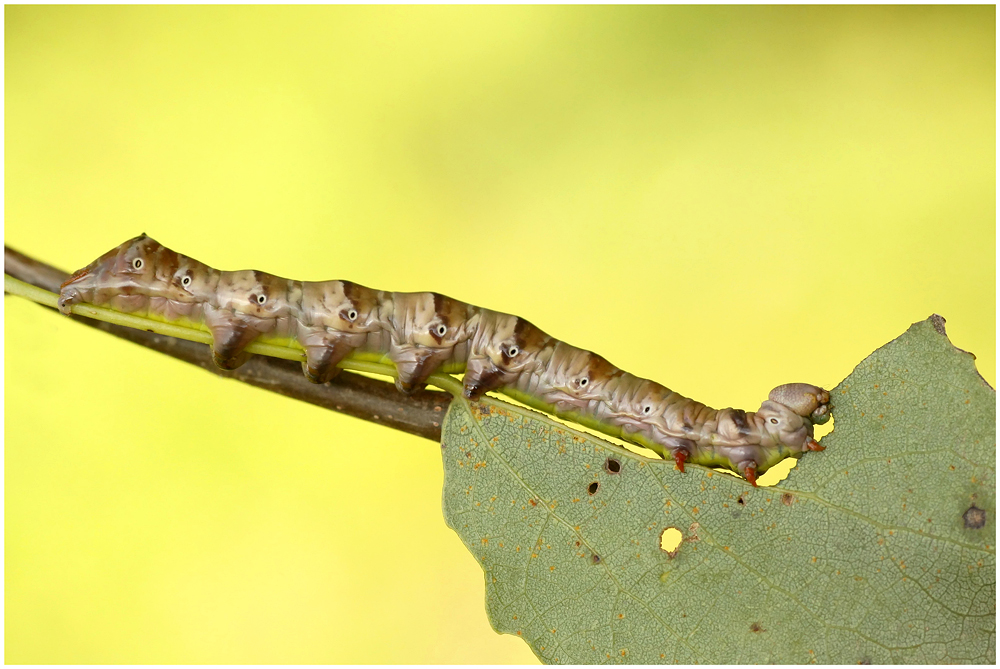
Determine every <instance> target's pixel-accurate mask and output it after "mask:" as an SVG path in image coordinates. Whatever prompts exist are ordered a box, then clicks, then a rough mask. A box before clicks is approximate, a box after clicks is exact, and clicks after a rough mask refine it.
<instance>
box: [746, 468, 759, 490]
mask: <svg viewBox="0 0 1000 669" xmlns="http://www.w3.org/2000/svg"><path fill="white" fill-rule="evenodd" d="M743 477H744V478H746V480H747V481H749V482H750V485H752V486H753V487H754V488H756V487H757V465H747V466H746V467H744V468H743Z"/></svg>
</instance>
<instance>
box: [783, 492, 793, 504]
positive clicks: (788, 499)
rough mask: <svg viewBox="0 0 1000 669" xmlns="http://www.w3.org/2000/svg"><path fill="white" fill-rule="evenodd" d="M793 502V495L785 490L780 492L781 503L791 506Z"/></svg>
mask: <svg viewBox="0 0 1000 669" xmlns="http://www.w3.org/2000/svg"><path fill="white" fill-rule="evenodd" d="M794 502H795V495H793V494H791V493H787V492H785V493H782V494H781V503H782V504H784V505H785V506H791V505H792V504H793V503H794Z"/></svg>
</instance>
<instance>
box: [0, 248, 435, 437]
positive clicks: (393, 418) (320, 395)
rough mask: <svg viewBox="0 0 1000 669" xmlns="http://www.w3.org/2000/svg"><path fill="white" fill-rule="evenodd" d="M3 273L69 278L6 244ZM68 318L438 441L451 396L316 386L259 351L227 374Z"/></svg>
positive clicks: (157, 338)
mask: <svg viewBox="0 0 1000 669" xmlns="http://www.w3.org/2000/svg"><path fill="white" fill-rule="evenodd" d="M4 272H6V273H7V274H10V275H11V276H13V277H14V278H16V279H20V280H21V281H24V282H25V283H30V284H32V285H34V286H38V287H39V288H44V289H46V290H49V291H52V292H53V293H58V292H59V284H61V283H62V282H63V281H64V280H65V279H66V277H67V276H69V275H68V274H67V273H66V272H63V271H62V270H59V269H56V268H55V267H52V266H50V265H46V264H45V263H43V262H40V261H38V260H35V259H34V258H31V257H29V256H26V255H24V254H23V253H19V252H18V251H15V250H14V249H12V248H10V247H9V246H4ZM45 308H47V307H45ZM70 318H72V319H73V320H75V321H77V322H78V323H82V324H84V325H87V326H90V327H93V328H97V329H98V330H103V331H105V332H107V333H109V334H112V335H114V336H116V337H121V338H122V339H127V340H128V341H130V342H132V343H134V344H139V345H140V346H145V347H146V348H151V349H153V350H155V351H159V352H160V353H165V354H166V355H169V356H171V357H173V358H177V359H178V360H183V361H184V362H188V363H191V364H192V365H197V366H198V367H201V368H202V369H204V370H206V371H208V372H212V373H213V374H216V375H217V376H222V377H224V378H227V379H235V380H237V381H242V382H243V383H249V384H250V385H252V386H257V387H258V388H264V389H265V390H270V391H272V392H276V393H279V394H281V395H285V396H286V397H291V398H293V399H297V400H302V401H303V402H309V403H310V404H315V405H317V406H321V407H323V408H324V409H330V410H332V411H339V412H341V413H346V414H348V415H349V416H354V417H356V418H361V419H364V420H368V421H371V422H373V423H378V424H379V425H385V426H386V427H391V428H395V429H397V430H402V431H403V432H409V433H410V434H415V435H417V436H419V437H426V438H427V439H433V440H434V441H440V440H441V423H442V421H443V420H444V414H445V411H447V409H448V404H449V403H450V402H451V399H452V398H451V395H449V394H448V393H443V392H439V391H435V390H422V391H419V392H416V393H414V394H413V395H411V396H406V395H403V394H402V393H400V392H399V391H397V390H396V387H395V386H394V385H393V384H391V383H387V382H385V381H378V380H376V379H370V378H368V377H366V376H361V375H359V374H351V373H349V372H341V373H340V374H339V375H338V376H337V378H335V379H334V380H333V381H331V382H330V383H329V384H325V385H316V384H313V383H309V381H307V380H306V378H305V376H303V374H302V368H301V366H300V365H299V363H297V362H291V361H289V360H280V359H278V358H268V357H264V356H259V355H257V356H253V357H252V358H250V360H249V361H248V362H247V363H246V364H245V365H243V366H242V367H240V368H239V369H237V370H234V371H231V372H226V371H223V370H221V369H219V368H218V367H216V366H215V364H214V363H213V362H212V354H211V352H210V350H209V348H208V346H205V345H204V344H199V343H197V342H192V341H184V340H182V339H174V338H173V337H166V336H164V335H159V334H156V333H153V332H145V331H143V330H134V329H132V328H126V327H122V326H120V325H111V324H109V323H103V322H101V321H95V320H91V319H89V318H82V317H80V316H70Z"/></svg>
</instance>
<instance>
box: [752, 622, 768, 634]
mask: <svg viewBox="0 0 1000 669" xmlns="http://www.w3.org/2000/svg"><path fill="white" fill-rule="evenodd" d="M750 631H751V632H753V633H754V634H760V633H761V632H766V631H767V630H766V629H764V627H763V626H762V625H761V624H760V623H751V625H750Z"/></svg>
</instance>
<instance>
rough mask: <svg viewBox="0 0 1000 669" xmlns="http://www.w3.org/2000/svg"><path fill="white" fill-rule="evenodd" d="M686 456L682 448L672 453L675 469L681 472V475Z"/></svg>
mask: <svg viewBox="0 0 1000 669" xmlns="http://www.w3.org/2000/svg"><path fill="white" fill-rule="evenodd" d="M687 459H688V454H687V451H685V450H684V449H683V448H678V449H677V450H676V451H674V464H676V465H677V469H679V470H681V474H683V473H684V463H685V462H687Z"/></svg>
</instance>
